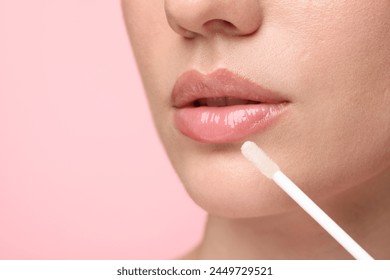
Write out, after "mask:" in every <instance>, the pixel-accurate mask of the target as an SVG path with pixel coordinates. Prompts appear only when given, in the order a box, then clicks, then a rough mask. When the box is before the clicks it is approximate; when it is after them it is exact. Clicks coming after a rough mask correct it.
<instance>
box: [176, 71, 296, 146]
mask: <svg viewBox="0 0 390 280" xmlns="http://www.w3.org/2000/svg"><path fill="white" fill-rule="evenodd" d="M217 97H234V98H238V99H243V100H251V101H256V102H259V103H258V104H245V105H233V106H224V107H209V106H201V107H195V106H194V105H193V104H194V101H196V100H199V99H204V98H217ZM171 102H172V106H173V107H174V108H175V112H174V122H175V126H176V128H177V129H178V130H179V131H180V132H181V133H182V134H184V135H186V136H188V137H190V138H192V139H194V140H196V141H199V142H204V143H229V142H235V141H240V140H243V139H244V138H246V137H248V136H250V135H253V134H256V133H260V132H262V131H263V130H264V129H265V128H267V127H269V126H270V125H271V124H272V123H273V122H274V121H275V120H277V119H278V116H280V115H281V113H282V112H284V111H285V109H286V108H287V105H288V103H289V101H288V100H286V99H285V98H284V97H283V96H281V95H280V94H279V93H276V92H272V91H270V90H268V89H265V88H263V87H261V86H260V85H258V84H255V83H253V82H251V81H249V80H247V79H244V78H242V77H240V76H237V75H235V74H234V73H232V72H230V71H228V70H226V69H219V70H216V71H214V72H212V73H210V74H208V75H204V74H201V73H200V72H198V71H195V70H192V71H189V72H186V73H184V74H183V75H182V76H180V77H179V79H178V80H177V81H176V84H175V86H174V88H173V91H172V96H171Z"/></svg>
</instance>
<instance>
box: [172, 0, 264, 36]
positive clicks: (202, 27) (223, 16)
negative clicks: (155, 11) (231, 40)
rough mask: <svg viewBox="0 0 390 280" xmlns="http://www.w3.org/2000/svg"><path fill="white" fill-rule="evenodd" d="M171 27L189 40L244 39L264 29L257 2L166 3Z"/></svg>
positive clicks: (197, 0) (187, 0)
mask: <svg viewBox="0 0 390 280" xmlns="http://www.w3.org/2000/svg"><path fill="white" fill-rule="evenodd" d="M165 13H166V17H167V21H168V24H169V25H170V26H171V28H172V29H173V30H174V31H175V32H176V33H178V34H179V35H181V36H183V37H186V38H194V37H196V36H203V37H210V36H212V35H214V34H224V35H227V36H245V35H249V34H252V33H254V32H256V31H257V30H258V29H259V27H260V26H261V22H262V10H261V6H260V4H259V1H258V0H245V1H244V0H239V1H237V0H195V1H194V0H165Z"/></svg>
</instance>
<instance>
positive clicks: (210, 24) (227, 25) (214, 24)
mask: <svg viewBox="0 0 390 280" xmlns="http://www.w3.org/2000/svg"><path fill="white" fill-rule="evenodd" d="M203 27H204V28H205V29H206V30H207V31H209V32H215V33H226V32H228V33H231V32H232V31H235V30H237V27H236V26H235V25H234V24H232V23H231V22H230V21H227V20H223V19H212V20H209V21H207V22H206V23H204V24H203Z"/></svg>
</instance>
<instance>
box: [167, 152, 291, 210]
mask: <svg viewBox="0 0 390 280" xmlns="http://www.w3.org/2000/svg"><path fill="white" fill-rule="evenodd" d="M203 162H204V160H203ZM174 167H175V169H176V171H177V173H178V175H179V177H180V179H181V181H182V183H183V185H184V187H185V189H186V190H187V192H188V194H189V195H190V197H191V198H192V199H193V200H194V202H195V203H197V204H198V205H199V206H200V207H202V208H203V209H204V210H205V211H206V212H208V213H209V214H210V215H214V216H219V217H226V218H254V217H261V216H269V215H275V214H279V213H284V212H288V211H292V210H294V209H297V205H296V204H295V203H294V202H293V201H292V200H291V199H290V198H289V197H288V196H287V195H286V194H285V193H284V192H283V191H282V190H281V189H280V188H279V187H278V186H277V185H276V184H275V183H274V182H273V181H271V180H269V179H267V178H266V177H264V176H263V175H261V174H260V173H259V172H258V171H257V170H256V169H255V168H254V167H253V166H252V165H251V164H250V163H249V162H247V160H246V159H245V158H243V157H242V156H241V154H240V152H239V150H238V151H237V152H235V153H233V154H232V153H228V154H226V153H219V154H218V155H216V154H212V155H209V156H208V158H207V164H202V160H200V159H199V160H197V156H192V157H191V158H187V159H186V160H183V161H182V162H181V164H178V165H175V164H174Z"/></svg>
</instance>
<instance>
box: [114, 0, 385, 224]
mask: <svg viewBox="0 0 390 280" xmlns="http://www.w3.org/2000/svg"><path fill="white" fill-rule="evenodd" d="M122 4H123V11H124V15H125V20H126V25H127V30H128V33H129V35H130V39H131V43H132V46H133V51H134V54H135V57H136V60H137V63H138V66H139V70H140V73H141V76H142V79H143V83H144V87H145V91H146V94H147V97H148V100H149V104H150V108H151V111H152V115H153V118H154V121H155V124H156V127H157V130H158V132H159V135H160V137H161V140H162V142H163V144H164V146H165V148H166V150H167V152H168V155H169V158H170V159H171V162H172V164H173V166H174V168H175V169H176V171H177V173H178V175H179V177H180V178H181V180H182V182H183V184H184V186H185V188H186V189H187V191H188V193H189V194H190V195H191V197H192V198H193V199H194V200H195V201H196V202H197V203H198V204H199V205H200V206H201V207H203V208H204V209H205V210H206V211H208V212H210V213H212V214H215V215H220V216H226V217H256V216H262V215H270V214H275V213H278V212H282V211H287V210H290V209H292V207H294V204H293V203H292V202H291V201H290V199H289V198H288V197H287V196H286V195H285V194H284V193H283V192H282V191H281V190H279V188H278V187H277V186H276V185H274V183H273V182H272V181H269V180H268V179H266V178H265V177H263V176H262V175H261V174H259V173H258V172H257V171H256V170H255V169H254V167H253V166H252V165H251V164H250V163H249V162H248V161H247V160H246V159H245V158H244V157H243V156H242V155H241V153H240V146H241V144H242V143H243V142H244V141H245V140H252V141H255V142H256V143H257V144H258V145H259V146H260V147H262V148H263V149H264V150H265V151H266V152H267V154H268V155H269V156H270V157H271V158H272V159H273V160H274V161H275V162H276V163H277V164H278V165H279V166H280V167H281V169H282V170H283V171H284V172H285V173H286V174H287V175H288V176H289V177H290V178H291V179H292V180H293V181H295V182H296V183H297V184H298V185H299V186H300V187H301V188H302V189H303V190H304V191H305V192H306V193H307V194H308V195H309V196H311V197H312V198H313V199H314V200H318V199H322V198H329V197H332V196H334V195H335V194H336V193H338V192H340V191H344V190H349V191H353V190H354V187H355V186H357V185H361V184H363V183H364V182H366V181H368V180H370V179H372V178H374V177H375V176H379V174H380V173H383V172H389V170H390V109H389V108H390V16H389V15H390V1H388V0H377V1H367V0H356V1H344V0H328V1H320V0H318V1H309V0H300V1H287V0H264V1H261V0H241V1H236V0H213V1H211V0H196V1H194V0H165V1H164V0H148V1H141V0H122ZM221 69H222V70H221ZM194 70H195V71H198V72H199V73H198V74H196V72H194ZM217 70H219V71H217ZM188 71H190V72H188ZM191 71H192V72H191ZM227 71H230V72H232V73H234V74H236V75H238V76H240V77H242V78H244V79H246V80H250V81H252V82H254V83H255V84H258V85H260V86H261V87H263V88H266V89H268V90H270V91H272V92H274V93H277V94H278V96H279V99H278V100H279V101H280V102H281V101H283V102H286V104H285V105H284V107H283V108H284V110H283V111H282V113H281V114H280V115H279V116H278V117H277V118H275V120H274V121H273V122H271V123H269V124H268V125H267V126H266V127H263V128H262V129H257V130H256V129H255V130H250V128H248V127H246V128H244V133H241V132H239V133H235V132H236V131H234V130H233V132H234V133H233V134H232V135H233V136H232V135H231V136H229V137H224V135H220V134H221V133H223V132H224V129H220V128H218V125H216V124H215V121H212V120H211V119H207V118H206V119H207V121H206V122H207V123H208V124H205V127H204V129H205V130H204V131H202V129H203V128H202V125H203V124H204V122H203V123H202V121H201V120H189V121H188V122H187V123H185V125H184V126H187V129H188V131H193V132H192V134H191V133H189V132H188V131H187V133H186V131H185V129H183V127H181V126H180V124H178V122H177V118H178V115H179V116H180V114H181V113H180V112H183V110H184V109H183V108H177V107H178V106H176V105H177V104H175V103H174V101H172V92H173V89H174V87H175V85H176V81H177V79H178V78H180V77H183V76H182V75H183V74H184V73H187V74H186V75H187V76H188V77H189V76H190V78H186V79H183V78H182V79H181V82H180V83H181V84H182V87H181V90H178V91H177V93H176V94H177V96H176V98H180V95H181V94H183V95H185V94H186V92H185V91H186V90H187V91H191V88H192V89H193V88H194V86H195V87H196V86H198V89H197V90H195V92H196V94H205V93H202V92H201V90H199V88H201V89H202V85H203V86H204V84H202V83H198V84H196V83H195V85H194V84H188V85H187V87H186V84H185V83H189V82H188V81H191V79H192V80H194V79H195V78H194V77H203V79H205V80H207V79H208V80H207V81H209V80H210V79H213V78H215V77H216V76H218V75H217V74H215V73H222V74H221V75H222V76H223V73H227ZM188 73H190V74H188ZM191 73H192V74H191ZM194 73H195V74H194ZM210 73H211V74H210ZM208 74H210V75H208ZM202 75H205V76H202ZM191 77H192V78H191ZM223 77H224V76H223ZM223 79H224V78H223ZM223 79H222V81H223ZM229 79H230V80H229ZM232 79H233V80H234V78H232V77H230V78H226V84H225V86H226V91H225V92H229V89H228V87H229V83H230V82H231V81H232ZM218 81H219V82H220V81H221V80H218ZM183 83H184V85H183ZM211 83H212V82H211ZM222 84H223V83H222ZM236 86H237V85H236ZM239 86H240V84H238V87H239ZM206 87H207V86H206ZM222 87H223V86H222ZM244 89H246V88H245V87H243V91H245V90H244ZM218 90H220V88H219V89H218ZM235 90H236V91H238V92H239V91H240V90H239V89H237V88H235ZM199 92H201V93H199ZM222 92H224V89H222ZM207 94H210V96H211V97H212V96H214V95H213V94H216V93H215V92H212V89H211V90H210V89H209V91H207ZM207 94H206V95H207ZM240 94H243V95H245V94H252V97H253V94H254V93H253V92H252V93H240ZM233 95H234V94H233ZM178 96H179V97H178ZM203 97H204V96H203ZM206 97H207V96H206ZM254 99H256V98H254ZM209 100H210V99H209ZM215 101H217V102H219V101H220V99H217V100H214V102H215ZM279 101H278V102H279ZM172 102H173V103H172ZM197 102H198V103H197V104H196V106H199V105H200V103H202V105H206V104H208V105H209V106H208V107H214V108H207V106H206V107H205V106H203V107H200V108H202V110H203V111H202V112H203V113H202V114H200V113H192V114H191V113H188V112H187V113H188V114H187V117H186V118H191V116H192V117H193V118H199V117H201V116H203V117H205V116H204V114H205V113H207V110H209V109H210V110H214V111H212V112H219V111H218V110H225V109H226V110H232V108H233V107H229V108H224V109H221V108H219V109H218V108H215V106H217V105H216V104H213V103H212V102H211V103H207V101H205V100H204V99H203V101H202V102H200V101H199V100H198V101H197ZM199 102H200V103H199ZM278 102H274V103H278ZM271 103H272V102H271ZM187 105H189V106H192V108H186V109H187V110H193V111H196V110H200V109H199V107H195V102H194V103H191V104H187ZM224 105H234V104H226V103H225V104H224ZM236 106H238V107H237V108H244V107H242V106H252V107H256V106H261V105H258V104H246V105H236ZM179 107H180V106H179ZM252 107H251V108H252ZM247 108H249V107H247ZM233 109H234V108H233ZM221 112H225V111H221ZM221 114H222V115H219V116H220V117H222V118H223V117H224V116H225V117H226V114H225V115H224V114H223V113H221ZM188 116H189V117H188ZM240 118H241V119H240ZM242 118H244V119H247V118H249V115H245V116H241V117H239V118H238V120H236V121H238V122H240V121H243V120H242ZM243 122H244V123H245V120H244V121H243ZM194 123H196V124H197V126H195V125H194ZM210 123H211V125H210ZM251 124H252V123H250V122H249V126H250V125H251ZM256 124H257V123H256V122H255V123H254V124H253V126H254V125H256ZM191 125H194V127H191ZM213 125H214V126H213ZM237 125H238V126H240V125H241V124H237ZM214 128H215V130H213V129H214ZM239 128H240V127H239ZM229 129H230V128H227V130H229ZM245 129H246V130H245ZM197 130H198V131H197ZM206 130H209V131H208V132H205V131H206ZM199 131H201V132H199ZM213 131H214V132H213ZM197 133H198V134H199V133H200V135H203V136H204V137H203V136H202V137H203V138H202V137H195V136H194V135H198V134H197ZM202 133H203V134H202ZM213 133H214V134H213ZM205 135H206V136H205ZM207 135H209V136H210V135H211V136H210V138H207Z"/></svg>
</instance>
